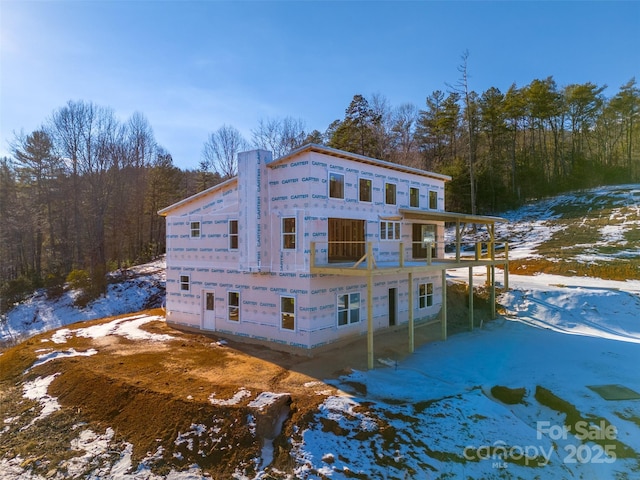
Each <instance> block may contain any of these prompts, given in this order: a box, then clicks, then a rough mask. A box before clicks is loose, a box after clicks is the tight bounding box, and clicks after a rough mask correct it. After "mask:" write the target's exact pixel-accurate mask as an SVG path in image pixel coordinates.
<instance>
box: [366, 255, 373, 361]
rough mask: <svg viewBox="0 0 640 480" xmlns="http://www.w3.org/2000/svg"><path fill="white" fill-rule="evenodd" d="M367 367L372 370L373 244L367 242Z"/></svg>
mask: <svg viewBox="0 0 640 480" xmlns="http://www.w3.org/2000/svg"><path fill="white" fill-rule="evenodd" d="M367 270H368V271H369V272H368V275H367V367H368V368H369V370H373V275H372V273H371V271H372V270H373V242H367Z"/></svg>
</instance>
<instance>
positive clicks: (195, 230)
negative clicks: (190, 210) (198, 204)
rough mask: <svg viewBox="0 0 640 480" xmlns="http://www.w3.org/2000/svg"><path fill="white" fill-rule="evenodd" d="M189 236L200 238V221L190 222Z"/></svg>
mask: <svg viewBox="0 0 640 480" xmlns="http://www.w3.org/2000/svg"><path fill="white" fill-rule="evenodd" d="M191 238H200V222H191Z"/></svg>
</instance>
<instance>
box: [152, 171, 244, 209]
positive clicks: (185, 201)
mask: <svg viewBox="0 0 640 480" xmlns="http://www.w3.org/2000/svg"><path fill="white" fill-rule="evenodd" d="M237 181H238V176H237V175H236V176H235V177H231V178H229V179H228V180H225V181H224V182H222V183H218V184H216V185H214V186H212V187H209V188H207V189H206V190H203V191H201V192H198V193H196V194H194V195H191V196H190V197H187V198H183V199H182V200H180V201H178V202H176V203H174V204H172V205H169V206H168V207H164V208H163V209H161V210H158V212H157V213H158V215H161V216H163V217H166V216H167V214H168V213H169V212H170V211H171V210H175V209H176V208H179V207H182V206H184V205H186V204H188V203H191V202H193V201H195V200H198V199H199V198H201V197H205V196H207V195H208V194H210V193H213V192H215V191H216V190H220V189H222V188H223V187H226V186H227V185H231V184H232V183H233V182H237Z"/></svg>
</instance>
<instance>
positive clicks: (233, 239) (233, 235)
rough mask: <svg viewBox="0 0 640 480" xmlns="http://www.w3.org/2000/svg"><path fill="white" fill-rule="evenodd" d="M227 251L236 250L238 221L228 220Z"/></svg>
mask: <svg viewBox="0 0 640 480" xmlns="http://www.w3.org/2000/svg"><path fill="white" fill-rule="evenodd" d="M229 249H230V250H237V249H238V220H229Z"/></svg>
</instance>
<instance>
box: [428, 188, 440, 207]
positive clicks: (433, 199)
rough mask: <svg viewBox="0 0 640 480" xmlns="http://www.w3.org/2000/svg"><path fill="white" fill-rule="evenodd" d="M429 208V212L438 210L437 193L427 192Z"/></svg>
mask: <svg viewBox="0 0 640 480" xmlns="http://www.w3.org/2000/svg"><path fill="white" fill-rule="evenodd" d="M429 208H430V209H431V210H437V209H438V192H436V191H434V190H430V191H429Z"/></svg>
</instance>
